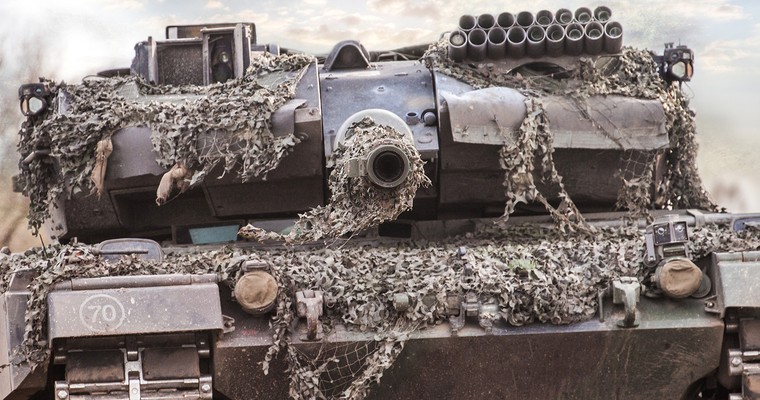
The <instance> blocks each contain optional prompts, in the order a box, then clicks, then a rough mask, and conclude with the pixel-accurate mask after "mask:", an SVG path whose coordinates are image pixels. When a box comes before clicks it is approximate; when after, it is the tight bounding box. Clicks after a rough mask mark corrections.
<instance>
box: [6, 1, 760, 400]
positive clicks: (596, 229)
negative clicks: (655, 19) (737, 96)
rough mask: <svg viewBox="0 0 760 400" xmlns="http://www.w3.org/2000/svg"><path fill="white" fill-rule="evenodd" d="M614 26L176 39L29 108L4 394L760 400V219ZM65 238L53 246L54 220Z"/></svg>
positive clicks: (544, 21) (44, 93)
mask: <svg viewBox="0 0 760 400" xmlns="http://www.w3.org/2000/svg"><path fill="white" fill-rule="evenodd" d="M614 17H615V15H614V14H613V10H611V9H610V8H608V7H604V6H600V7H598V8H596V9H590V8H585V7H581V8H579V9H577V10H570V9H564V8H563V9H560V10H557V11H556V12H555V11H553V10H540V11H537V12H527V11H524V12H507V11H504V12H501V13H498V12H497V13H493V14H481V15H463V16H462V17H461V18H460V19H459V20H458V21H453V22H452V30H451V31H449V32H446V33H444V34H443V35H442V36H441V40H439V41H438V42H436V43H431V44H425V45H412V46H409V47H405V48H401V49H395V50H392V51H368V50H367V49H366V48H365V47H364V46H363V45H362V44H361V43H359V42H358V41H354V40H348V41H343V42H340V43H337V44H336V45H335V47H334V48H333V49H332V51H330V53H329V54H326V55H309V54H304V53H300V52H298V51H295V50H291V49H285V48H281V47H279V46H277V45H274V44H261V43H259V42H258V41H257V37H256V25H255V24H254V23H233V24H199V25H183V26H169V27H167V28H166V38H165V39H162V40H156V39H153V38H148V40H147V41H142V42H139V43H137V45H136V46H135V57H134V59H133V61H132V64H131V66H130V67H129V68H117V69H113V70H108V71H103V72H101V73H99V74H98V76H96V77H88V78H85V79H84V80H83V81H82V82H81V83H79V84H65V83H57V82H55V81H52V80H47V79H41V80H40V82H36V83H29V84H24V85H22V86H21V87H20V89H19V101H20V109H21V112H22V113H23V114H24V115H25V116H26V117H27V119H26V121H25V122H24V124H23V126H22V127H21V129H20V132H19V135H20V143H19V153H20V161H19V174H18V175H17V176H16V177H15V182H14V183H15V187H16V189H17V190H18V191H20V192H23V193H24V194H25V195H27V196H28V197H29V199H30V204H31V206H30V214H29V220H30V227H31V228H32V229H33V230H34V231H35V232H39V231H40V230H42V229H46V230H47V231H48V232H50V235H51V236H52V237H53V239H54V243H52V244H50V245H48V246H46V247H40V248H35V249H30V250H28V251H26V252H25V253H23V254H4V253H3V254H0V267H1V268H2V271H3V274H2V286H1V287H2V295H1V296H0V301H1V302H2V307H1V308H0V332H2V335H0V364H1V365H3V367H2V369H0V396H2V398H4V399H52V398H54V399H58V400H84V399H88V400H106V399H129V400H136V399H221V400H236V399H284V398H293V399H315V398H320V399H364V398H368V399H386V398H397V399H413V398H422V399H427V398H458V399H476V398H477V399H491V398H493V399H503V398H518V399H601V398H605V399H661V398H681V399H730V400H737V399H758V398H760V378H758V377H760V375H759V374H758V371H760V367H758V360H760V355H759V354H760V321H758V320H757V316H758V315H760V297H759V296H758V290H757V282H758V279H757V276H756V275H757V274H758V273H757V272H756V271H760V269H759V268H760V233H759V231H758V227H760V214H731V213H726V212H720V209H719V208H718V206H717V205H715V204H713V203H712V201H711V200H710V198H709V196H708V195H707V193H706V192H705V190H704V189H703V187H702V183H701V180H700V178H699V175H698V173H697V169H696V166H695V156H696V141H695V138H696V125H695V122H694V113H693V111H692V110H691V109H690V108H689V105H688V100H687V98H686V97H685V96H684V95H683V94H682V92H681V84H682V83H683V82H686V81H689V80H690V79H691V78H692V76H693V73H694V69H693V67H694V57H695V55H694V52H693V51H692V50H691V49H689V48H688V47H686V46H682V45H679V46H674V45H672V44H666V46H665V48H664V51H663V54H662V55H658V54H654V53H652V52H649V51H643V50H638V49H634V48H630V47H624V46H623V26H622V25H621V24H620V22H618V21H616V20H615V18H614ZM43 227H44V228H43Z"/></svg>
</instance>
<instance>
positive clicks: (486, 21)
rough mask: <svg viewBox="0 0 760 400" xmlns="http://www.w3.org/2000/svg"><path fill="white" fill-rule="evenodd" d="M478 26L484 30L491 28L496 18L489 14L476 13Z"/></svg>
mask: <svg viewBox="0 0 760 400" xmlns="http://www.w3.org/2000/svg"><path fill="white" fill-rule="evenodd" d="M477 24H478V28H480V29H485V30H486V31H487V30H489V29H491V28H493V26H494V25H496V19H494V17H493V15H491V14H480V15H478V22H477Z"/></svg>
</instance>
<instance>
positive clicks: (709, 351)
mask: <svg viewBox="0 0 760 400" xmlns="http://www.w3.org/2000/svg"><path fill="white" fill-rule="evenodd" d="M607 301H608V302H609V299H608V300H607ZM638 309H639V316H640V325H639V327H637V328H631V329H624V328H619V327H618V326H617V322H616V321H618V320H620V319H623V316H624V315H623V314H624V312H623V310H622V308H617V307H616V308H614V309H613V307H611V306H606V307H605V319H604V321H605V322H600V321H599V320H591V321H587V322H583V323H579V324H573V325H567V326H554V325H544V324H533V325H529V326H524V327H508V326H504V325H501V324H500V325H498V326H494V327H493V328H492V334H490V335H488V334H486V333H485V331H484V330H483V329H482V328H481V327H479V326H478V325H477V323H476V322H470V323H468V325H467V326H465V327H464V328H463V329H462V330H460V331H459V332H458V337H452V336H451V332H450V330H449V325H448V324H442V325H438V326H435V327H431V328H428V329H426V330H422V331H418V332H416V333H415V334H413V336H412V338H411V339H410V340H409V341H408V342H407V343H406V347H405V349H404V351H403V352H402V353H401V355H400V357H399V359H398V360H397V361H396V362H395V363H394V365H393V366H392V367H391V368H390V369H389V370H388V371H386V372H385V374H384V375H383V378H382V379H381V381H380V384H379V385H378V386H375V387H373V389H372V391H371V393H370V397H369V398H370V399H429V398H440V399H504V398H514V399H542V400H543V399H646V400H651V399H678V398H681V396H682V395H683V394H684V393H686V391H687V389H688V387H689V385H690V384H692V383H693V382H694V381H696V380H698V379H700V378H701V377H702V376H705V375H707V374H708V373H709V372H711V371H712V370H713V369H714V368H716V367H717V365H718V362H719V356H720V346H721V341H722V338H723V329H724V328H723V323H722V321H721V320H720V319H719V318H717V317H715V316H710V315H709V314H706V313H705V312H704V311H703V309H702V303H701V302H700V301H698V300H685V301H671V300H666V299H658V300H652V299H647V298H642V299H641V302H640V303H639V307H638ZM237 321H238V324H237V329H236V331H235V332H233V333H232V334H230V335H225V336H224V337H222V338H220V339H219V340H218V341H217V342H216V343H215V346H214V354H215V357H214V360H213V363H214V369H215V370H216V371H224V372H223V373H217V376H215V377H214V382H215V388H216V389H217V390H219V391H220V393H222V394H224V395H225V396H227V397H229V398H230V399H252V398H286V397H287V384H288V378H287V376H288V375H287V374H285V373H284V372H283V368H284V365H283V364H282V363H281V360H277V361H275V362H274V363H273V364H272V367H271V369H272V370H271V371H270V372H269V375H266V376H264V375H263V373H262V371H261V369H260V368H257V367H245V368H241V367H240V366H243V365H245V366H248V365H255V363H256V362H257V361H259V360H261V358H262V357H263V356H264V354H265V353H266V349H267V347H268V346H269V344H270V343H271V338H270V336H269V334H268V333H267V332H268V330H267V329H266V326H267V325H266V324H267V321H266V320H265V319H262V318H258V319H257V318H247V319H242V318H238V319H237ZM299 329H301V328H299ZM371 339H372V335H371V334H361V333H358V332H346V331H344V330H340V329H339V328H338V330H336V331H333V332H332V333H330V334H328V335H326V336H325V341H326V344H325V346H328V348H329V347H330V346H332V345H341V344H346V343H347V342H358V343H364V342H366V341H369V340H371ZM293 340H294V343H295V345H296V346H297V347H298V349H299V350H300V351H303V352H305V353H306V354H316V352H318V351H319V349H320V348H321V347H322V346H323V344H322V343H308V342H302V341H301V340H300V339H299V338H298V337H297V336H294V338H293Z"/></svg>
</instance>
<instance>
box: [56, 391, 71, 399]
mask: <svg viewBox="0 0 760 400" xmlns="http://www.w3.org/2000/svg"><path fill="white" fill-rule="evenodd" d="M68 397H69V392H67V391H65V390H59V391H58V398H59V399H61V400H63V399H66V398H68Z"/></svg>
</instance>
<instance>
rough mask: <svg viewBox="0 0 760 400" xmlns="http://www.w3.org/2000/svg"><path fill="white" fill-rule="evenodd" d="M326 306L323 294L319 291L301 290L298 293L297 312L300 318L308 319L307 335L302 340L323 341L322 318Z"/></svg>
mask: <svg viewBox="0 0 760 400" xmlns="http://www.w3.org/2000/svg"><path fill="white" fill-rule="evenodd" d="M323 304H324V301H323V297H322V292H321V291H318V290H301V291H298V292H296V310H297V311H298V316H299V317H300V318H306V335H302V336H301V340H306V341H315V340H321V339H322V331H323V330H322V323H321V322H320V321H319V317H321V316H322V308H323V307H322V306H323Z"/></svg>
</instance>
